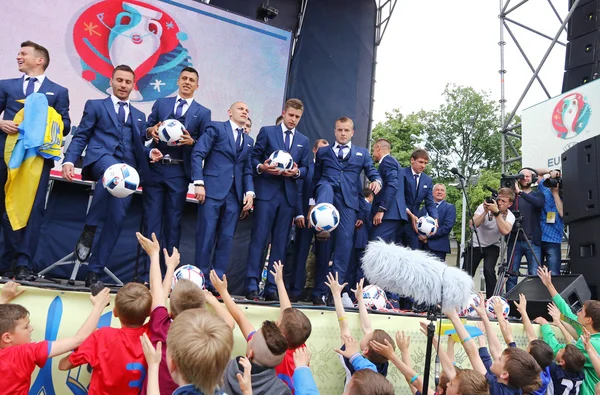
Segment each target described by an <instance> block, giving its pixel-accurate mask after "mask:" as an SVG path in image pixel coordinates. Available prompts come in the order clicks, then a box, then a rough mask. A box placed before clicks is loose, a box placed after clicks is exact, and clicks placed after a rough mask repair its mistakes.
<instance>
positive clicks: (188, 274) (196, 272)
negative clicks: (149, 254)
mask: <svg viewBox="0 0 600 395" xmlns="http://www.w3.org/2000/svg"><path fill="white" fill-rule="evenodd" d="M179 280H189V281H191V282H193V283H194V284H196V285H197V286H199V287H200V289H204V274H203V273H202V271H201V270H200V269H198V268H197V267H196V266H193V265H183V266H180V267H179V268H177V270H175V273H173V282H172V283H171V289H173V287H175V284H177V281H179Z"/></svg>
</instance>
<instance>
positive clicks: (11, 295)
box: [0, 281, 25, 304]
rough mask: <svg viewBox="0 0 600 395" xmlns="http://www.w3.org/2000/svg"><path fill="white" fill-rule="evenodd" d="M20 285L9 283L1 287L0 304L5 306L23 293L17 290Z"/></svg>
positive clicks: (22, 290)
mask: <svg viewBox="0 0 600 395" xmlns="http://www.w3.org/2000/svg"><path fill="white" fill-rule="evenodd" d="M20 285H21V284H18V283H15V282H14V281H9V282H7V283H6V284H4V286H3V287H2V294H0V304H6V303H10V302H12V301H13V300H14V299H15V298H17V297H18V296H19V295H21V294H22V293H23V292H25V290H24V289H19V290H18V289H17V287H18V286H20Z"/></svg>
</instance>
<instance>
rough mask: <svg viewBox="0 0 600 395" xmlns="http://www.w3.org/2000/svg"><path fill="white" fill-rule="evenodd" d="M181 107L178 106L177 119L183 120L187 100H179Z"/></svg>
mask: <svg viewBox="0 0 600 395" xmlns="http://www.w3.org/2000/svg"><path fill="white" fill-rule="evenodd" d="M178 102H179V105H178V106H177V109H176V110H175V118H181V115H183V106H184V105H185V103H186V101H185V99H181V98H180V99H179V100H178Z"/></svg>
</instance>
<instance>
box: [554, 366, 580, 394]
mask: <svg viewBox="0 0 600 395" xmlns="http://www.w3.org/2000/svg"><path fill="white" fill-rule="evenodd" d="M549 369H550V378H551V381H550V383H549V384H548V392H546V393H547V394H548V395H553V394H558V395H577V394H579V389H580V387H581V385H582V384H583V379H584V373H583V371H581V372H577V373H571V372H567V371H566V370H564V369H563V368H562V367H561V366H560V365H558V364H557V363H555V362H552V364H551V365H550V366H549Z"/></svg>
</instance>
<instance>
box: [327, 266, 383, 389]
mask: <svg viewBox="0 0 600 395" xmlns="http://www.w3.org/2000/svg"><path fill="white" fill-rule="evenodd" d="M363 283H364V279H361V280H360V282H359V283H357V284H356V290H353V291H354V294H355V296H356V300H357V301H358V314H359V317H360V327H361V329H362V332H363V335H364V336H363V338H362V340H361V341H360V349H361V350H362V351H363V355H364V356H365V357H366V358H367V359H368V360H369V361H371V362H372V363H373V364H374V365H375V366H376V367H377V372H378V373H380V374H382V375H383V376H384V377H385V376H387V370H388V365H389V362H388V359H387V358H386V357H385V356H383V355H381V354H379V353H378V352H376V351H375V350H373V349H371V345H370V342H371V340H375V341H376V342H379V343H381V344H383V343H384V342H385V341H386V340H387V341H388V342H389V343H390V345H391V346H392V348H395V346H394V344H393V343H394V341H393V340H392V338H391V336H390V335H388V334H387V332H385V331H383V330H381V329H375V330H373V329H372V327H371V320H370V319H369V313H368V312H367V308H366V307H365V304H364V303H363V296H362V287H363ZM325 284H327V286H328V287H329V289H331V295H332V296H333V302H334V304H335V312H336V314H337V318H338V321H339V324H340V334H341V335H342V337H343V336H349V335H350V327H349V326H348V320H347V319H346V312H345V311H344V306H343V304H342V296H341V293H342V290H343V289H344V287H345V286H346V285H347V284H346V283H344V284H340V283H339V281H338V274H337V273H336V274H335V278H334V277H333V275H332V274H331V273H328V274H327V282H326V283H325ZM341 360H342V363H343V366H344V368H345V369H346V386H347V385H348V382H349V381H350V377H351V376H352V375H353V374H354V371H355V370H354V368H353V367H352V364H351V363H350V361H349V360H348V358H341Z"/></svg>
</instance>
